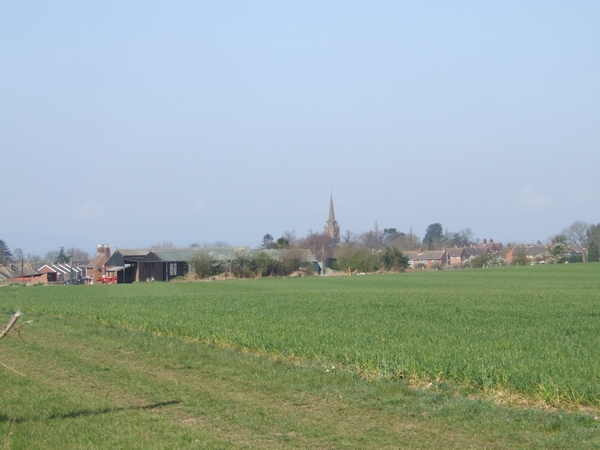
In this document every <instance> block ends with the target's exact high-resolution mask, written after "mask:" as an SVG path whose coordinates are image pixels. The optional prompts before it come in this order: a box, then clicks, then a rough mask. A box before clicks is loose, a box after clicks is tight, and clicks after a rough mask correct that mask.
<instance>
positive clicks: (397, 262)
mask: <svg viewBox="0 0 600 450" xmlns="http://www.w3.org/2000/svg"><path fill="white" fill-rule="evenodd" d="M379 260H380V262H381V266H382V267H383V268H384V269H385V270H391V271H394V272H404V271H405V270H406V269H407V268H408V256H406V255H405V254H404V253H402V252H401V251H400V250H399V249H397V248H396V247H386V248H385V250H384V251H383V252H381V253H380V254H379Z"/></svg>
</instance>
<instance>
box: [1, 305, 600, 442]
mask: <svg viewBox="0 0 600 450" xmlns="http://www.w3.org/2000/svg"><path fill="white" fill-rule="evenodd" d="M25 338H26V342H25V343H23V342H21V341H19V340H18V338H15V337H14V336H13V337H12V338H10V339H8V340H6V341H3V352H2V359H3V360H4V362H6V363H8V362H10V364H11V365H12V366H16V367H18V368H19V369H20V370H21V371H24V372H26V373H27V374H28V378H22V377H20V376H18V375H15V374H13V373H12V372H9V371H0V383H1V384H2V386H3V388H2V413H1V414H0V446H3V447H4V448H109V447H110V448H248V447H251V448H359V447H360V448H430V447H433V446H438V447H439V446H443V448H507V447H509V448H515V447H522V448H553V447H554V448H597V444H598V441H597V434H598V431H599V427H598V425H597V422H596V421H595V420H593V419H592V418H590V417H589V416H587V415H584V414H573V413H559V412H556V413H545V412H542V411H539V410H522V409H516V408H508V407H502V406H498V405H495V404H493V403H491V402H486V401H483V400H472V399H469V398H467V397H466V396H464V395H461V393H460V391H457V390H456V389H455V388H453V387H452V386H451V385H449V384H444V383H438V384H436V385H435V386H433V387H431V388H430V389H427V390H414V389H411V388H409V387H408V385H407V383H405V382H403V381H399V382H398V381H396V382H390V381H385V380H376V381H373V382H366V381H365V380H363V379H361V378H360V377H359V376H357V375H355V374H352V373H350V372H344V371H337V370H335V369H334V370H330V372H329V373H326V372H325V371H324V370H322V368H317V367H310V366H304V365H295V364H289V363H285V362H282V361H281V360H275V359H269V358H263V357H257V356H255V355H247V354H242V353H239V352H235V351H231V350H228V349H222V348H219V347H216V346H213V345H205V344H197V343H192V342H184V341H181V340H177V339H172V338H167V337H161V336H156V335H153V334H151V333H147V332H140V331H130V330H125V329H122V328H119V327H110V326H105V325H101V324H97V323H94V322H89V321H84V320H79V319H69V320H65V319H56V318H48V317H38V318H37V319H36V322H35V327H34V326H32V327H31V328H30V329H29V330H28V331H27V333H26V336H25Z"/></svg>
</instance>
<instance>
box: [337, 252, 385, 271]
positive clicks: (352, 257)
mask: <svg viewBox="0 0 600 450" xmlns="http://www.w3.org/2000/svg"><path fill="white" fill-rule="evenodd" d="M334 257H335V258H336V259H337V264H336V266H337V267H339V268H341V269H346V268H348V267H349V268H350V270H352V271H354V270H358V271H359V272H375V271H377V270H379V258H378V257H377V255H374V254H373V253H372V252H371V250H369V249H368V248H364V247H349V246H342V247H339V248H338V249H337V250H336V251H335V254H334Z"/></svg>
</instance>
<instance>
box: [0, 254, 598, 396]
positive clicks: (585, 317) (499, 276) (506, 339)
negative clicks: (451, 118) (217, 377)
mask: <svg viewBox="0 0 600 450" xmlns="http://www.w3.org/2000/svg"><path fill="white" fill-rule="evenodd" d="M599 275H600V265H597V264H577V265H575V264H574V265H556V266H545V267H544V266H536V267H506V268H500V269H487V270H470V271H440V272H423V273H405V274H394V275H372V276H365V277H322V278H319V277H313V278H302V279H291V278H278V279H260V280H242V281H228V282H214V283H168V284H167V283H164V284H162V283H141V284H136V285H117V286H68V287H43V286H40V287H31V288H28V289H13V288H3V289H0V310H1V311H4V312H5V313H6V314H9V313H10V312H12V311H14V310H16V309H19V308H20V309H21V310H23V311H24V312H25V314H26V315H27V318H34V317H35V315H48V316H53V317H73V318H81V319H85V320H91V321H97V322H100V323H104V324H109V325H115V326H120V327H125V328H128V329H139V330H146V331H151V332H153V333H157V334H161V335H165V336H170V337H176V338H181V339H186V340H196V341H201V342H213V343H216V344H218V345H222V346H229V347H234V348H239V349H243V350H246V351H250V352H256V353H264V354H272V355H279V356H283V357H294V358H302V359H308V360H318V361H323V362H326V363H327V364H335V365H339V366H343V367H345V368H348V369H351V370H357V371H359V372H361V373H365V374H368V375H370V376H380V377H384V378H394V377H403V378H407V377H425V378H429V379H447V380H453V381H456V382H458V383H463V384H465V385H470V386H474V387H476V388H479V389H494V390H498V389H507V390H509V391H512V392H517V393H522V394H525V395H526V396H529V397H532V398H537V399H540V400H544V401H546V402H549V403H553V404H558V403H564V402H567V403H578V404H589V405H595V406H599V405H600V383H598V381H599V380H598V377H599V374H600V362H599V360H598V357H597V355H598V354H600V323H599V321H600V309H599V307H598V304H599V302H600V291H599V290H598V283H599V280H600V277H599Z"/></svg>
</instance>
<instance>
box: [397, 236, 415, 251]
mask: <svg viewBox="0 0 600 450" xmlns="http://www.w3.org/2000/svg"><path fill="white" fill-rule="evenodd" d="M392 245H393V246H394V247H397V248H399V249H400V250H404V251H410V250H417V249H418V248H419V247H421V240H420V239H419V236H417V235H415V234H410V233H409V234H404V233H400V236H398V237H397V238H396V239H395V240H394V241H393V242H392Z"/></svg>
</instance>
